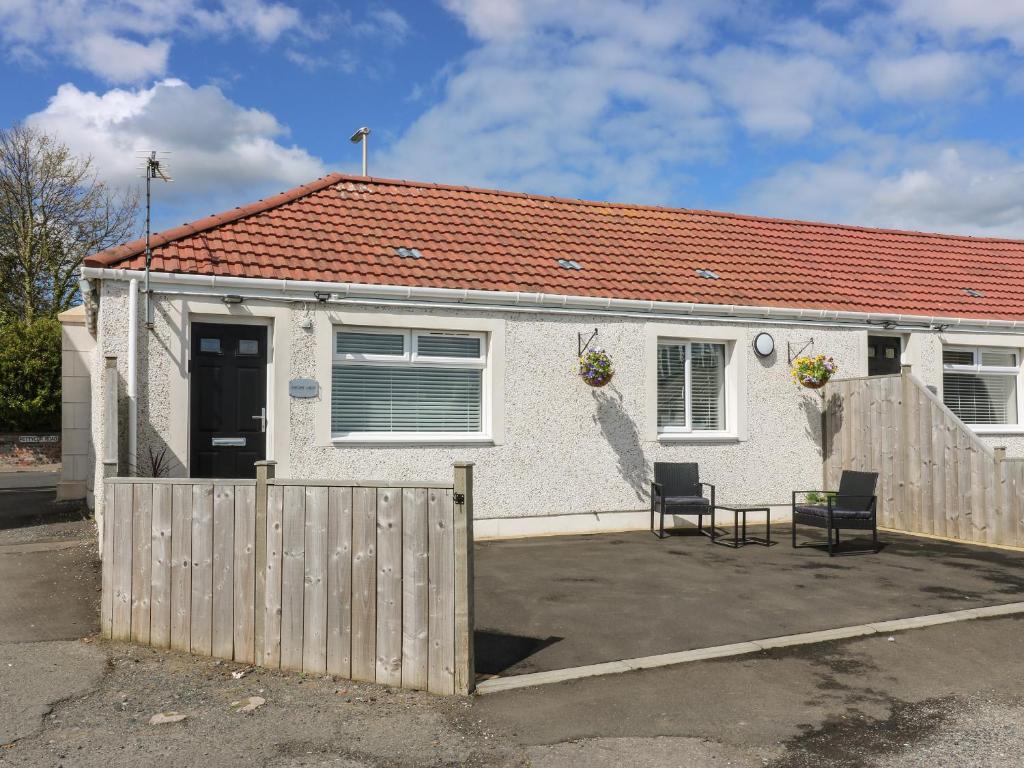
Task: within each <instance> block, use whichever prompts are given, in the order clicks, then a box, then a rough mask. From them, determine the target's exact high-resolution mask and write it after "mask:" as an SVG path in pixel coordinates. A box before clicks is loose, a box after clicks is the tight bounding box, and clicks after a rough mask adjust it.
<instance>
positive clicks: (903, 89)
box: [868, 51, 980, 101]
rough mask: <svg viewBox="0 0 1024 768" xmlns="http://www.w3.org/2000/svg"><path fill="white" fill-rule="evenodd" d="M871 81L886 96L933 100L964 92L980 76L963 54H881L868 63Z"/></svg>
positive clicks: (898, 99) (941, 52)
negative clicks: (893, 55) (897, 55)
mask: <svg viewBox="0 0 1024 768" xmlns="http://www.w3.org/2000/svg"><path fill="white" fill-rule="evenodd" d="M868 74H869V75H870V77H871V82H872V84H873V85H874V86H875V88H876V89H877V90H878V93H879V94H880V95H881V96H882V98H884V99H888V100H891V101H934V100H937V99H945V98H951V97H955V96H959V95H962V94H963V93H965V92H966V91H967V90H968V89H969V88H970V87H971V86H972V85H974V84H975V83H976V82H977V80H978V77H979V74H980V72H979V71H978V67H977V63H976V62H975V61H974V59H973V58H972V57H971V56H969V55H967V54H964V53H951V52H948V51H933V52H931V53H922V54H917V55H913V56H901V57H891V56H880V57H878V58H875V59H873V60H872V61H871V62H870V63H869V65H868Z"/></svg>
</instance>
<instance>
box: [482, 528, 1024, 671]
mask: <svg viewBox="0 0 1024 768" xmlns="http://www.w3.org/2000/svg"><path fill="white" fill-rule="evenodd" d="M808 531H809V533H811V534H814V533H816V532H815V531H813V530H811V529H808ZM751 533H752V534H754V533H758V534H760V533H761V531H757V530H756V529H752V530H751ZM784 533H785V534H786V535H785V536H784V535H783V534H784ZM773 537H778V538H780V539H782V541H781V542H780V543H779V544H777V545H775V546H773V547H771V548H766V547H762V546H757V545H748V546H746V547H742V548H740V549H738V550H733V549H729V548H726V547H722V546H715V545H712V544H711V543H710V541H709V540H708V539H707V538H705V537H702V536H697V535H696V534H695V533H694V534H691V533H689V532H687V533H686V534H683V535H677V536H673V537H672V538H669V539H666V540H664V541H659V540H657V539H655V538H654V537H653V536H651V535H650V534H649V533H647V532H639V533H621V534H606V535H597V536H565V537H550V538H541V539H523V540H516V541H503V542H482V543H479V544H478V545H477V549H476V626H477V637H476V653H477V671H478V672H480V673H484V674H501V675H503V676H504V675H516V674H525V673H529V672H539V671H547V670H554V669H564V668H567V667H576V666H582V665H585V664H594V663H598V662H602V661H615V660H619V659H627V658H635V657H639V656H648V655H654V654H659V653H670V652H673V651H683V650H690V649H694V648H704V647H707V646H714V645H724V644H727V643H737V642H741V641H748V640H757V639H762V638H769V637H776V636H779V635H789V634H795V633H800V632H811V631H815V630H822V629H831V628H834V627H844V626H851V625H855V624H863V623H868V622H878V621H886V620H890V619H901V618H909V617H914V616H921V615H926V614H934V613H943V612H947V611H957V610H962V609H964V608H978V607H981V606H987V605H997V604H1002V603H1010V602H1015V601H1018V600H1021V599H1024V553H1019V552H1013V551H1007V550H997V549H989V548H985V547H976V546H971V545H966V544H954V543H950V542H944V541H938V540H934V539H924V538H915V537H911V536H903V535H897V534H892V533H884V532H880V538H881V540H882V541H883V542H884V543H885V547H884V549H883V550H882V551H881V552H880V553H878V554H877V555H872V554H865V555H853V554H850V555H848V556H837V557H833V558H829V557H828V556H827V555H826V554H825V553H824V552H823V551H819V550H818V549H815V548H806V549H796V550H794V549H792V548H791V547H790V546H789V540H788V528H785V529H784V528H783V527H782V526H775V527H773ZM864 543H866V542H864V541H856V542H852V543H848V542H847V540H846V539H845V538H844V541H843V547H842V550H841V551H847V552H849V551H850V548H851V547H853V546H856V545H862V544H864Z"/></svg>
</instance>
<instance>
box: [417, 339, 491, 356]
mask: <svg viewBox="0 0 1024 768" xmlns="http://www.w3.org/2000/svg"><path fill="white" fill-rule="evenodd" d="M416 354H417V355H419V356H420V357H464V358H469V359H472V360H476V359H478V358H479V357H480V338H479V337H476V336H468V337H467V336H433V335H431V336H417V337H416Z"/></svg>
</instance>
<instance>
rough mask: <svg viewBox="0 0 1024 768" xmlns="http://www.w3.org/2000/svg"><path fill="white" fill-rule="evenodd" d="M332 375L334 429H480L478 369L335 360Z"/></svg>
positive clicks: (339, 431) (365, 430)
mask: <svg viewBox="0 0 1024 768" xmlns="http://www.w3.org/2000/svg"><path fill="white" fill-rule="evenodd" d="M332 379H333V381H332V388H331V430H332V431H333V432H335V433H346V432H480V431H482V426H481V424H482V411H483V400H482V397H481V393H482V390H483V386H482V382H483V372H482V371H480V370H475V369H459V368H426V367H389V366H372V365H358V366H357V365H335V366H334V370H333V377H332Z"/></svg>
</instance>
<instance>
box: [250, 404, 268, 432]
mask: <svg viewBox="0 0 1024 768" xmlns="http://www.w3.org/2000/svg"><path fill="white" fill-rule="evenodd" d="M253 418H254V419H259V420H260V432H266V431H267V409H266V408H260V412H259V413H258V414H257V415H256V416H253Z"/></svg>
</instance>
